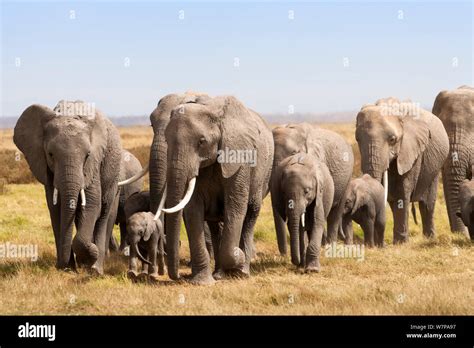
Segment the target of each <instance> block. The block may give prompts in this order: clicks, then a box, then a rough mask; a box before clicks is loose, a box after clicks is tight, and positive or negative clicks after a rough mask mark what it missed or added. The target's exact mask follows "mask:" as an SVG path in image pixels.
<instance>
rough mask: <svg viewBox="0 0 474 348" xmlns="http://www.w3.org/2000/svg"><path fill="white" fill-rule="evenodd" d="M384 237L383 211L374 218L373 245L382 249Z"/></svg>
mask: <svg viewBox="0 0 474 348" xmlns="http://www.w3.org/2000/svg"><path fill="white" fill-rule="evenodd" d="M384 235H385V209H383V210H382V211H381V212H379V213H378V214H377V215H376V217H375V226H374V239H375V245H376V246H378V247H380V248H383V246H384Z"/></svg>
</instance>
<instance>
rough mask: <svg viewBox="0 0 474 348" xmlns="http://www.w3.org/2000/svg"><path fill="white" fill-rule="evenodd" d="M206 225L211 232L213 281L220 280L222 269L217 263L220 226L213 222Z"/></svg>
mask: <svg viewBox="0 0 474 348" xmlns="http://www.w3.org/2000/svg"><path fill="white" fill-rule="evenodd" d="M207 225H208V226H209V230H210V232H211V240H212V249H213V250H214V273H213V277H214V278H215V279H218V278H222V272H223V271H222V269H221V265H220V262H219V257H218V255H219V244H220V242H221V232H222V224H221V223H219V222H215V221H208V222H207Z"/></svg>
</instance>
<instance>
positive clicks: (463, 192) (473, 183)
mask: <svg viewBox="0 0 474 348" xmlns="http://www.w3.org/2000/svg"><path fill="white" fill-rule="evenodd" d="M459 206H460V208H461V211H457V212H456V215H457V216H458V217H460V218H461V219H462V221H463V222H464V225H466V226H467V229H468V231H469V236H470V237H471V240H474V180H467V179H466V180H464V181H463V182H462V183H461V185H459Z"/></svg>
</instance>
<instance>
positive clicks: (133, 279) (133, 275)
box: [127, 269, 138, 281]
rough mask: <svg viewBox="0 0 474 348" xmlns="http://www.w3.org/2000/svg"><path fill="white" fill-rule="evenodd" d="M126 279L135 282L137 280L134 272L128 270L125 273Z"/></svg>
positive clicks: (136, 274)
mask: <svg viewBox="0 0 474 348" xmlns="http://www.w3.org/2000/svg"><path fill="white" fill-rule="evenodd" d="M127 278H128V279H130V280H132V281H136V280H137V278H138V273H137V272H136V271H133V270H131V269H129V270H128V272H127Z"/></svg>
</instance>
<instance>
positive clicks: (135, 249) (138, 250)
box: [130, 242, 151, 265]
mask: <svg viewBox="0 0 474 348" xmlns="http://www.w3.org/2000/svg"><path fill="white" fill-rule="evenodd" d="M130 247H131V248H133V251H134V253H135V254H136V255H137V256H138V258H139V259H140V261H141V262H144V263H146V264H147V265H151V262H150V261H148V260H147V259H146V258H145V257H144V256H143V255H142V254H141V253H140V248H138V243H136V242H134V243H132V244H131V245H130Z"/></svg>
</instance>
